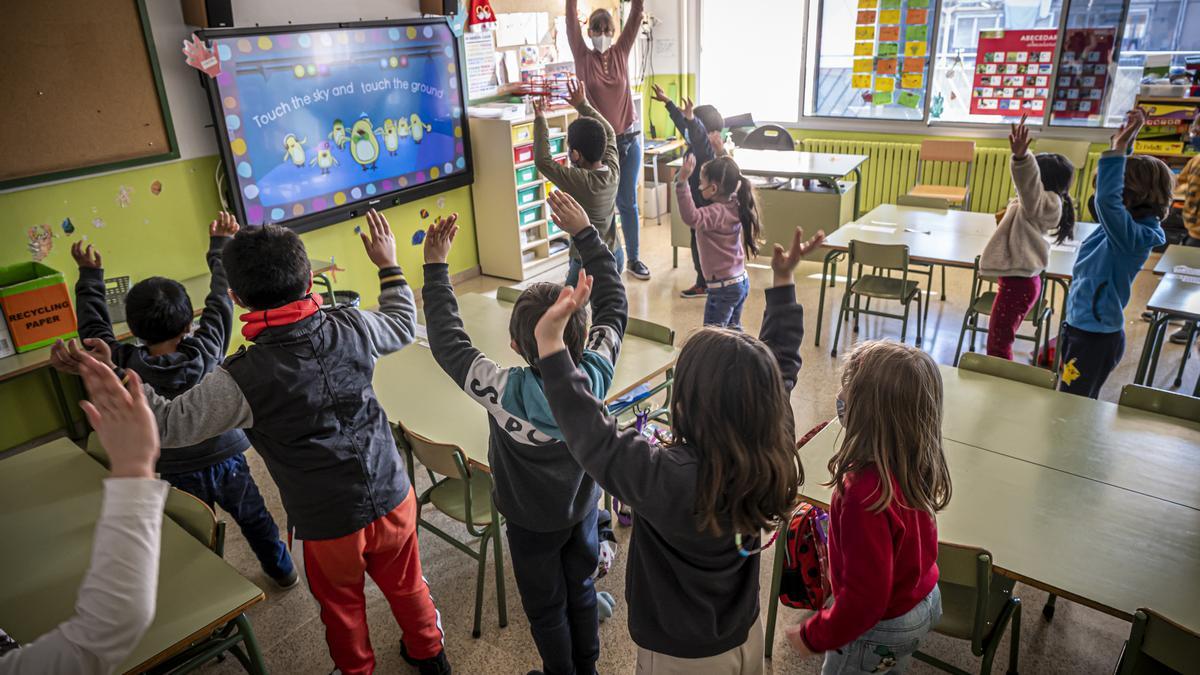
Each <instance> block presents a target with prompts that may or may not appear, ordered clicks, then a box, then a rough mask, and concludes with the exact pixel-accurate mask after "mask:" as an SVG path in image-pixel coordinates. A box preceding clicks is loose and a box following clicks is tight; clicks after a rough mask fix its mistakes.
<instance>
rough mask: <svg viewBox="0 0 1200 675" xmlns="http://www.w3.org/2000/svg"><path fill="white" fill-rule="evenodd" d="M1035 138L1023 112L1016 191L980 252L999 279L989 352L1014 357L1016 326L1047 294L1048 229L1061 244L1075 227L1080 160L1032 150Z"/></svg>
mask: <svg viewBox="0 0 1200 675" xmlns="http://www.w3.org/2000/svg"><path fill="white" fill-rule="evenodd" d="M1030 140H1031V139H1030V137H1029V129H1028V127H1026V126H1025V117H1024V116H1022V117H1021V123H1020V124H1017V125H1014V126H1013V127H1012V133H1010V134H1009V136H1008V143H1009V146H1010V147H1012V179H1013V185H1015V186H1016V188H1017V197H1016V199H1013V200H1011V201H1010V202H1009V204H1008V208H1007V209H1005V211H1004V215H1003V217H1001V218H1000V223H999V226H998V227H997V228H996V231H995V232H994V233H993V234H992V238H991V240H989V241H988V243H987V246H986V247H984V249H983V254H982V255H981V256H980V258H979V273H980V275H982V276H984V277H989V278H999V280H1000V289H999V291H998V292H997V293H996V299H995V301H994V302H993V303H992V314H991V317H990V318H989V319H988V338H987V353H988V355H989V356H997V357H1000V358H1002V359H1009V360H1012V346H1013V341H1014V340H1015V339H1016V334H1017V328H1018V327H1020V325H1021V322H1022V321H1024V320H1025V315H1026V314H1028V313H1029V310H1031V309H1032V308H1033V305H1034V303H1036V302H1037V300H1038V298H1039V297H1041V294H1042V279H1041V274H1042V271H1043V270H1045V269H1046V261H1047V260H1048V259H1049V257H1050V242H1049V241H1047V240H1046V238H1045V235H1046V234H1049V233H1053V234H1054V243H1055V244H1061V243H1062V242H1064V241H1066V240H1067V239H1070V238H1072V236H1073V234H1074V232H1075V207H1074V205H1073V204H1072V202H1071V197H1070V194H1069V193H1070V190H1071V185H1072V183H1073V182H1074V180H1075V166H1074V165H1073V164H1072V163H1071V161H1070V160H1068V159H1067V158H1066V157H1063V156H1062V155H1059V154H1054V153H1040V154H1038V155H1037V156H1033V155H1031V154H1029V144H1030Z"/></svg>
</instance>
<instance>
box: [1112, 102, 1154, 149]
mask: <svg viewBox="0 0 1200 675" xmlns="http://www.w3.org/2000/svg"><path fill="white" fill-rule="evenodd" d="M1144 124H1146V111H1145V110H1142V109H1141V108H1134V109H1132V110H1130V111H1129V112H1127V113H1125V121H1124V122H1123V123H1122V124H1121V128H1120V129H1117V133H1115V134H1113V135H1112V145H1111V146H1110V147H1111V148H1112V149H1113V150H1122V151H1127V150H1128V149H1129V147H1130V146H1131V145H1133V141H1134V139H1135V138H1137V135H1138V132H1139V131H1141V130H1142V126H1143V125H1144Z"/></svg>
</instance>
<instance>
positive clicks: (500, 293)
mask: <svg viewBox="0 0 1200 675" xmlns="http://www.w3.org/2000/svg"><path fill="white" fill-rule="evenodd" d="M519 297H521V289H520V288H517V287H516V286H501V287H499V288H497V289H496V299H497V300H500V301H502V302H516V301H517V298H519Z"/></svg>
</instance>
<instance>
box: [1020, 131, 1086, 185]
mask: <svg viewBox="0 0 1200 675" xmlns="http://www.w3.org/2000/svg"><path fill="white" fill-rule="evenodd" d="M1091 145H1092V144H1091V142H1090V141H1071V140H1067V139H1065V138H1039V139H1037V140H1035V141H1034V142H1033V151H1034V152H1035V153H1042V152H1052V153H1054V154H1057V155H1062V156H1063V157H1066V158H1067V159H1068V160H1070V162H1071V164H1073V165H1075V184H1074V185H1072V186H1071V196H1072V197H1074V198H1075V199H1076V200H1079V197H1080V196H1081V195H1082V194H1083V170H1084V166H1085V165H1087V160H1088V150H1089V149H1090V148H1091Z"/></svg>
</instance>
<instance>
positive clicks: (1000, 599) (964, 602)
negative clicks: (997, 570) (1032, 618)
mask: <svg viewBox="0 0 1200 675" xmlns="http://www.w3.org/2000/svg"><path fill="white" fill-rule="evenodd" d="M937 562H938V572H939V573H940V578H939V580H938V588H940V589H941V591H942V620H941V621H940V622H938V625H937V626H935V627H934V630H935V631H937V632H938V633H941V634H942V635H947V636H949V637H954V638H959V639H961V640H970V642H971V653H972V654H974V655H975V656H982V657H983V662H982V664H981V665H980V669H979V673H980V675H988V673H991V672H992V661H993V659H994V658H995V656H996V649H997V648H998V647H999V646H1000V640H1001V638H1003V637H1004V629H1005V628H1007V627H1008V624H1009V622H1011V623H1012V638H1011V639H1010V640H1009V647H1008V673H1009V675H1016V673H1017V655H1018V651H1019V647H1020V644H1021V600H1020V599H1019V598H1014V597H1013V594H1012V591H1013V586H1014V585H1015V584H1016V582H1015V581H1013V580H1012V579H1006V578H1004V577H1001V576H999V575H996V574H994V573H993V571H992V554H991V553H988V552H987V551H986V550H984V549H981V548H976V547H973V546H959V545H957V544H947V543H939V544H938V561H937ZM914 656H915V657H916V658H917V659H918V660H920V661H924V662H925V663H928V664H930V665H931V666H934V667H935V668H938V669H939V670H943V671H945V672H948V673H956V675H970V673H969V672H968V671H965V670H962V669H960V668H956V667H955V666H952V665H950V664H949V663H946V662H945V661H942V660H940V659H937V658H935V657H933V656H930V655H929V654H926V653H924V652H920V651H918V652H917V653H916V654H914Z"/></svg>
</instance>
